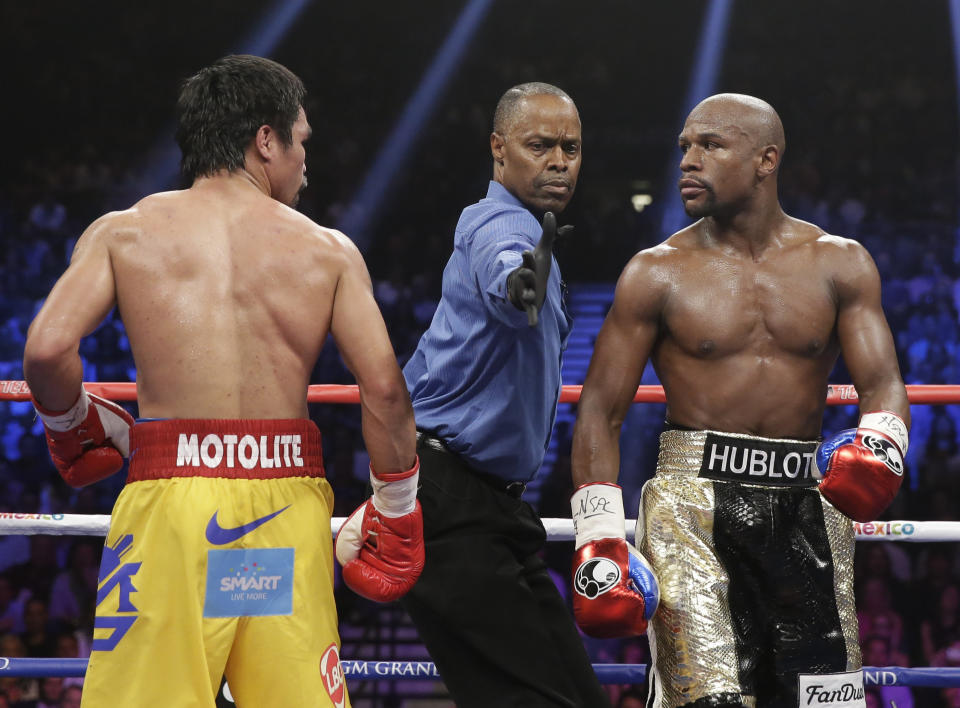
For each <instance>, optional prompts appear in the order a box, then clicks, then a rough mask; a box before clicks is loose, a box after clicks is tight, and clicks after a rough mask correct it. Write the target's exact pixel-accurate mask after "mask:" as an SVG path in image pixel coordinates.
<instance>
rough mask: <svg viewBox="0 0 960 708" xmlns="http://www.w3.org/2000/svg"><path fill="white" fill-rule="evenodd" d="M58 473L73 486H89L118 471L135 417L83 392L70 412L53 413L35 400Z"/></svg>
mask: <svg viewBox="0 0 960 708" xmlns="http://www.w3.org/2000/svg"><path fill="white" fill-rule="evenodd" d="M33 407H34V408H35V409H36V411H37V415H39V416H40V420H42V421H43V427H44V429H45V431H46V434H47V447H48V448H50V457H51V459H52V460H53V464H54V466H55V467H56V468H57V472H59V473H60V476H61V477H63V479H64V480H65V481H66V483H67V484H69V485H70V486H71V487H76V488H78V489H79V488H80V487H86V486H87V485H88V484H93V483H94V482H99V481H100V480H101V479H104V478H105V477H109V476H110V475H112V474H115V473H116V472H119V471H120V469H121V468H122V467H123V459H124V458H125V457H127V456H129V454H130V428H131V427H132V426H133V422H134V421H133V416H131V415H130V414H129V413H127V412H126V411H125V410H124V409H123V408H121V407H120V406H118V405H117V404H116V403H113V402H111V401H108V400H106V399H103V398H100V397H99V396H94V395H91V394H88V393H87V392H86V391H84V390H83V389H81V390H80V396H79V397H78V398H77V402H76V403H74V404H73V405H72V406H71V407H70V409H69V410H66V411H51V410H47V409H46V408H44V407H43V406H41V405H40V404H39V403H38V402H37V400H36V399H33Z"/></svg>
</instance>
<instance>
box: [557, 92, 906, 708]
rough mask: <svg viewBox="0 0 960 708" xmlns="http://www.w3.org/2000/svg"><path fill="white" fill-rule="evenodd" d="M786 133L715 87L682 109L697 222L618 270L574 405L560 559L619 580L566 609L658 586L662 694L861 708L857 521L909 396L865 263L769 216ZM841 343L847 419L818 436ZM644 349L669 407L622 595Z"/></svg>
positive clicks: (609, 629) (899, 459) (699, 701)
mask: <svg viewBox="0 0 960 708" xmlns="http://www.w3.org/2000/svg"><path fill="white" fill-rule="evenodd" d="M785 146H786V141H785V139H784V132H783V126H782V124H781V122H780V118H779V117H778V116H777V114H776V112H775V111H774V110H773V108H772V107H771V106H770V105H769V104H767V103H766V102H764V101H761V100H759V99H756V98H753V97H751V96H743V95H738V94H721V95H717V96H712V97H710V98H708V99H706V100H704V101H702V102H701V103H700V104H699V105H697V106H696V107H695V108H694V109H693V111H692V112H691V113H690V115H689V117H688V118H687V121H686V124H685V125H684V127H683V131H682V132H681V133H680V137H679V147H680V152H681V155H682V157H681V160H680V173H681V176H680V180H679V183H678V186H679V188H680V196H681V198H682V200H683V203H684V207H685V209H686V212H687V214H688V215H690V216H691V217H694V218H695V219H697V221H695V222H694V223H693V224H692V225H690V226H689V227H687V228H685V229H682V230H681V231H678V232H677V233H675V234H673V235H672V236H670V237H669V238H667V239H666V240H665V241H664V242H663V243H661V244H660V245H658V246H655V247H653V248H650V249H648V250H645V251H641V252H640V253H638V254H637V255H636V256H634V257H633V259H632V260H631V261H630V262H629V263H628V265H627V266H626V268H625V269H624V271H623V273H622V275H621V277H620V280H619V282H618V284H617V289H616V294H615V296H614V302H613V306H612V308H611V310H610V312H609V314H608V315H607V318H606V320H605V322H604V324H603V327H602V329H601V331H600V334H599V336H598V338H597V343H596V348H595V350H594V353H593V358H592V361H591V363H590V368H589V371H588V373H587V377H586V381H585V382H584V387H583V394H582V397H581V400H580V405H579V407H578V417H577V423H576V427H575V432H574V443H573V478H574V482H575V484H576V485H577V487H578V488H577V491H576V493H575V494H574V498H573V516H574V523H575V527H576V532H577V551H576V557H575V559H574V569H575V572H576V571H579V574H578V576H577V577H578V578H580V577H582V576H583V568H586V567H590V568H596V567H599V566H600V565H601V564H603V567H606V568H609V569H611V572H610V573H609V577H610V578H611V579H612V578H616V580H615V581H613V580H611V581H610V582H608V583H607V584H606V585H604V584H599V585H597V584H595V585H593V586H591V587H590V588H589V589H590V593H589V594H584V593H583V592H581V591H580V590H579V589H578V588H579V587H581V586H579V585H577V584H576V583H575V584H574V591H575V593H578V594H576V595H575V597H574V609H575V612H576V616H577V621H578V622H579V623H580V624H581V626H582V627H584V629H585V630H586V631H588V632H590V633H592V634H597V635H600V636H628V635H631V634H638V633H642V632H643V631H645V630H646V628H647V620H646V618H647V617H648V616H649V615H650V614H651V607H650V605H651V603H652V602H656V603H657V606H656V609H655V613H654V614H653V616H652V619H651V620H650V626H651V627H652V630H653V631H652V632H651V633H650V635H651V636H650V640H651V650H652V653H653V657H654V665H653V669H652V671H651V674H650V675H651V681H650V687H651V691H650V699H649V703H648V705H650V706H655V707H656V708H676V707H679V706H690V707H705V706H711V707H715V706H750V707H753V706H762V707H763V708H785V707H788V706H789V707H791V708H795V707H796V706H798V705H817V706H832V707H833V708H841V707H842V708H847V707H848V706H849V707H854V706H863V705H864V697H863V684H862V679H861V676H860V673H859V669H860V650H859V647H858V646H857V640H856V638H857V631H856V617H855V614H854V607H853V594H852V588H851V575H852V565H851V564H852V539H853V531H852V522H851V519H856V520H868V519H872V518H874V517H875V516H876V515H877V514H879V513H881V512H882V511H883V510H884V509H885V508H886V506H887V505H888V504H889V503H890V501H891V500H892V499H893V497H894V495H895V494H896V492H897V489H898V488H899V485H900V482H901V480H902V477H903V455H904V453H905V452H906V447H907V428H908V425H909V415H910V412H909V408H908V405H907V396H906V390H905V388H904V385H903V381H902V379H901V376H900V370H899V366H898V364H897V360H896V354H895V349H894V343H893V338H892V336H891V333H890V329H889V327H888V325H887V322H886V319H885V317H884V315H883V310H882V309H881V307H880V278H879V275H878V273H877V270H876V267H875V266H874V263H873V260H872V259H871V258H870V256H869V254H868V253H867V252H866V250H865V249H864V248H863V247H862V246H860V244H858V243H856V242H855V241H851V240H849V239H846V238H841V237H839V236H832V235H829V234H827V233H825V232H824V231H823V230H822V229H820V228H818V227H816V226H814V225H813V224H809V223H806V222H803V221H800V220H798V219H794V218H792V217H790V216H788V215H787V214H785V213H784V212H783V210H782V209H781V207H780V203H779V200H778V196H777V175H778V171H779V167H780V162H781V158H782V156H783V153H784V150H785ZM841 353H842V355H843V358H844V361H845V363H846V365H847V369H848V370H849V372H850V374H851V376H852V378H853V383H854V385H855V387H856V390H857V393H858V395H859V398H860V411H861V417H860V423H859V426H858V428H857V429H853V430H848V431H843V432H842V433H840V434H839V435H837V436H836V437H834V438H832V439H831V440H828V441H826V442H823V443H820V442H819V438H820V434H821V433H820V426H821V421H822V417H823V410H824V405H825V397H826V391H827V380H828V376H829V375H830V372H831V370H832V369H833V366H834V364H835V362H836V361H837V358H838V356H839V355H840V354H841ZM648 360H650V361H651V362H652V364H653V367H654V369H655V371H656V373H657V374H658V376H659V378H660V381H661V382H662V383H663V387H664V389H665V391H666V397H667V419H668V423H669V424H668V429H667V430H666V431H665V432H664V433H663V435H662V437H661V440H660V460H659V465H658V470H657V474H656V476H655V477H654V478H653V479H652V480H650V481H649V482H647V484H646V485H645V487H644V490H643V494H642V502H641V509H640V510H639V514H638V517H639V518H638V528H637V534H636V544H637V547H638V550H639V554H641V555H642V557H643V559H645V562H647V563H649V564H650V566H651V567H652V572H653V575H654V576H655V577H656V579H657V581H658V584H659V595H656V594H651V593H650V592H649V591H648V592H640V591H638V590H641V591H642V590H643V589H644V588H643V587H641V586H640V584H639V583H638V582H637V581H636V580H635V578H637V577H638V576H637V575H636V573H635V572H634V568H635V567H637V565H638V561H637V557H636V556H637V550H636V549H633V548H632V547H630V545H629V544H628V543H627V542H626V538H625V533H624V524H623V517H624V512H623V502H622V499H621V493H620V489H619V487H618V486H617V485H616V484H615V483H616V481H617V479H618V475H619V474H620V456H619V445H618V437H619V434H620V428H621V425H622V422H623V420H624V416H625V415H626V412H627V409H628V407H629V406H630V405H631V402H632V400H633V397H634V394H635V392H636V389H637V385H638V384H639V383H640V379H641V375H642V373H643V370H644V367H645V366H646V364H647V361H648ZM613 569H616V571H617V572H614V571H613Z"/></svg>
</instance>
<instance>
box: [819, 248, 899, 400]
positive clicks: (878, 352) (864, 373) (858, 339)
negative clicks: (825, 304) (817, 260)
mask: <svg viewBox="0 0 960 708" xmlns="http://www.w3.org/2000/svg"><path fill="white" fill-rule="evenodd" d="M836 287H837V294H838V297H837V337H838V339H839V342H840V351H841V353H842V355H843V358H844V361H845V362H846V365H847V370H848V371H849V372H850V376H851V378H852V379H853V384H854V386H855V387H856V389H857V394H858V396H859V397H860V407H861V410H862V411H864V412H866V411H871V410H891V411H893V412H895V413H897V414H898V415H900V416H901V417H909V405H908V403H907V397H906V390H905V389H904V386H903V379H902V378H901V375H900V366H899V364H898V362H897V351H896V346H895V344H894V340H893V334H892V333H891V331H890V326H889V324H888V323H887V318H886V316H885V315H884V313H883V308H882V306H881V304H880V275H879V273H878V272H877V268H876V266H875V265H874V263H873V259H872V258H870V255H869V254H868V253H867V252H866V250H865V249H863V247H862V246H860V245H859V244H856V245H852V246H850V253H849V254H848V263H847V264H846V267H845V268H843V269H842V273H841V275H839V276H838V278H837V283H836Z"/></svg>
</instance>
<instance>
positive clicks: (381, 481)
mask: <svg viewBox="0 0 960 708" xmlns="http://www.w3.org/2000/svg"><path fill="white" fill-rule="evenodd" d="M419 479H420V459H419V458H417V460H416V462H414V464H413V467H412V468H411V469H409V470H407V471H406V472H396V473H393V474H384V475H378V474H377V473H376V472H374V471H373V467H372V466H371V467H370V483H371V484H372V485H373V496H372V497H371V498H370V499H368V500H367V501H365V502H364V503H363V504H361V505H360V506H359V507H357V509H356V511H354V512H353V513H352V514H350V516H349V517H348V518H347V520H346V521H345V522H344V524H343V526H342V527H341V528H340V531H339V533H338V534H337V542H336V553H337V560H338V561H340V565H342V566H343V580H344V582H345V583H346V584H347V586H348V587H349V588H350V589H351V590H353V591H354V592H355V593H357V594H358V595H361V596H363V597H365V598H367V599H368V600H374V601H375V602H392V601H393V600H397V599H399V598H401V597H403V596H404V595H406V594H407V592H409V590H410V588H412V587H413V586H414V584H415V583H416V582H417V578H419V577H420V573H421V571H423V513H422V512H421V510H420V502H418V501H417V482H418V480H419Z"/></svg>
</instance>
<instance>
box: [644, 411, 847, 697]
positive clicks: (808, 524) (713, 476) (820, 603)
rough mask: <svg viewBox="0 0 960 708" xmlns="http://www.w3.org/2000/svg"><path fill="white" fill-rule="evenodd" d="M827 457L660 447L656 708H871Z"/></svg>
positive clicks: (763, 443) (725, 447)
mask: <svg viewBox="0 0 960 708" xmlns="http://www.w3.org/2000/svg"><path fill="white" fill-rule="evenodd" d="M816 445H817V443H816V442H815V441H810V442H805V441H797V440H774V439H770V438H758V437H753V436H748V435H732V434H724V433H713V432H709V431H703V430H675V429H671V430H667V431H665V432H664V433H663V434H662V435H661V437H660V457H659V461H658V465H657V474H656V476H655V477H654V478H653V479H651V480H650V481H648V482H647V483H646V485H644V488H643V494H642V501H641V507H640V514H639V519H638V523H637V537H636V542H637V544H636V545H637V547H638V548H639V549H640V550H641V551H642V552H643V554H644V555H645V556H646V558H647V560H649V561H650V563H651V564H652V565H653V568H654V571H655V572H656V574H657V578H658V580H659V583H660V606H659V608H658V610H657V614H656V615H655V616H654V618H653V621H652V623H651V625H650V627H651V628H650V630H649V636H650V646H651V651H652V653H653V659H654V661H653V671H652V672H651V676H650V684H651V692H650V693H651V700H650V702H649V703H648V705H650V706H655V708H678V707H679V706H689V707H691V708H699V707H700V706H711V707H713V706H748V707H754V706H758V707H760V708H787V707H789V708H796V707H797V706H798V705H799V706H818V708H823V707H824V706H830V707H831V708H856V707H861V706H864V705H865V704H864V693H863V681H862V676H861V674H860V671H859V669H860V661H861V659H860V647H859V645H858V644H857V617H856V610H855V607H854V596H853V541H854V537H853V524H852V522H851V521H850V519H848V518H847V517H845V516H843V515H842V514H841V513H840V512H839V511H837V510H836V509H835V508H834V507H833V506H832V505H831V504H830V503H829V502H828V501H826V500H825V499H823V497H822V496H821V494H820V492H819V491H818V490H817V488H816V485H817V482H818V480H817V479H816V478H815V477H814V475H813V469H812V464H811V461H812V459H813V453H814V450H815V449H816Z"/></svg>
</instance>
